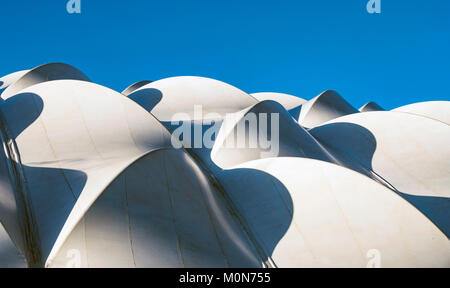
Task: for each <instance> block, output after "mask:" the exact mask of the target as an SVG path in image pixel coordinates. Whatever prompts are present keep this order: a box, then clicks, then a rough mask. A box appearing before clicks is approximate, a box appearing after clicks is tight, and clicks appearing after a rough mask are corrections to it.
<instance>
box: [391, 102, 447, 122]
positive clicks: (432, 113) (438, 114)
mask: <svg viewBox="0 0 450 288" xmlns="http://www.w3.org/2000/svg"><path fill="white" fill-rule="evenodd" d="M392 111H395V112H405V113H411V114H416V115H420V116H425V117H428V118H431V119H434V120H438V121H441V122H444V123H446V124H447V125H450V112H449V111H450V101H430V102H420V103H414V104H409V105H406V106H402V107H399V108H396V109H394V110H392Z"/></svg>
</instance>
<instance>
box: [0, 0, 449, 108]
mask: <svg viewBox="0 0 450 288" xmlns="http://www.w3.org/2000/svg"><path fill="white" fill-rule="evenodd" d="M81 1H82V13H81V14H80V15H75V14H72V15H71V14H68V13H67V12H66V2H67V0H46V1H31V0H2V1H1V3H0V31H1V32H0V33H1V34H0V35H1V44H0V55H1V62H0V74H1V75H4V74H8V73H10V72H14V71H17V70H21V69H28V68H32V67H34V66H37V65H40V64H44V63H48V62H65V63H68V64H71V65H74V66H76V67H77V68H79V69H81V70H82V71H83V72H85V73H86V74H87V75H88V77H90V78H91V79H92V80H93V81H94V82H97V83H99V84H102V85H105V86H108V87H111V88H113V89H115V90H119V91H121V90H123V89H124V88H125V87H126V86H128V85H129V84H132V83H133V82H136V81H139V80H144V79H146V80H157V79H161V78H166V77H170V76H180V75H196V76H205V77H211V78H215V79H218V80H222V81H225V82H227V83H230V84H232V85H234V86H237V87H239V88H241V89H242V90H244V91H246V92H248V93H253V92H267V91H275V92H284V93H290V94H293V95H297V96H299V97H302V98H306V99H310V98H312V97H314V96H316V95H317V94H319V93H320V92H322V91H324V90H327V89H334V90H337V91H338V92H339V93H340V94H341V95H342V96H344V97H345V98H346V99H347V100H348V101H349V102H350V103H352V104H353V105H355V106H357V107H359V106H361V105H362V104H364V103H365V102H367V101H370V100H374V101H376V102H378V103H379V104H380V105H382V106H384V107H385V108H394V107H396V106H401V105H404V104H409V103H413V102H420V101H429V100H450V85H449V81H450V77H449V76H450V72H449V70H450V16H449V15H450V1H448V0H409V1H407V0H381V3H382V13H381V14H378V15H376V14H368V13H367V12H366V8H365V7H366V3H367V0H346V1H337V0H309V1H302V0H292V1H283V0H278V1H275V0H271V1H267V0H237V1H236V0H226V1H225V0H221V1H215V0H201V1H195V0H192V1H189V0H179V1H167V0H163V1H159V0H158V1H154V0H143V1H133V0H128V1H118V0H114V1H106V0H103V1H102V0H81Z"/></svg>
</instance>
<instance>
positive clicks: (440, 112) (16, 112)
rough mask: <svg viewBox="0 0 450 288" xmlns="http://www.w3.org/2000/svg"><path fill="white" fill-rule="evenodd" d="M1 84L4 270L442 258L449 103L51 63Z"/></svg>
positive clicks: (433, 261)
mask: <svg viewBox="0 0 450 288" xmlns="http://www.w3.org/2000/svg"><path fill="white" fill-rule="evenodd" d="M0 93H1V94H0V97H1V101H0V132H1V133H0V136H1V137H0V138H1V141H2V149H1V151H0V267H186V268H189V267H268V268H271V267H280V268H281V267H366V266H368V262H369V260H370V257H369V256H368V255H369V254H370V253H369V252H370V251H377V253H379V255H380V256H381V258H380V263H378V264H379V266H381V267H450V242H449V238H448V237H449V235H450V213H449V211H450V205H449V203H450V201H449V197H450V189H449V188H450V166H449V164H450V145H449V143H450V127H449V125H448V124H449V122H450V119H449V118H448V115H450V105H449V103H450V102H447V101H438V102H424V103H417V104H412V105H407V106H403V107H400V108H397V109H394V110H393V111H382V110H383V109H382V108H381V107H380V106H379V105H378V104H375V103H373V102H370V103H368V104H366V105H364V106H363V107H361V109H360V110H359V111H358V110H357V109H355V108H354V107H353V106H351V105H350V104H349V103H348V102H347V101H346V100H345V99H344V98H342V97H341V96H340V95H339V94H337V92H334V91H331V90H330V91H325V92H324V93H322V94H320V95H319V96H317V97H315V98H313V99H311V100H308V101H307V100H303V99H301V98H298V97H295V96H292V95H288V94H281V93H255V94H247V93H245V92H243V91H242V90H240V89H238V88H235V87H233V86H231V85H229V84H226V83H223V82H220V81H217V80H213V79H208V78H203V77H193V76H185V77H173V78H167V79H162V80H158V81H155V82H150V81H140V82H137V83H135V84H133V85H131V86H130V87H128V88H127V89H125V90H124V91H123V92H122V93H119V92H116V91H113V90H111V89H109V88H106V87H103V86H100V85H97V84H94V83H92V82H90V80H89V79H88V78H87V77H86V76H85V75H84V74H83V73H82V72H80V71H79V70H78V69H76V68H74V67H72V66H69V65H66V64H59V63H55V64H46V65H43V66H39V67H37V68H34V69H32V70H24V71H20V72H16V73H12V74H9V75H7V76H5V77H2V78H0ZM360 112H362V113H360ZM261 116H263V117H261ZM252 119H254V121H255V122H253V124H254V125H255V126H254V127H255V128H257V129H256V130H251V127H252V122H251V120H252ZM247 124H248V127H250V128H249V129H247V128H245V127H247V126H246V125H247ZM180 127H187V130H188V131H193V135H192V136H193V137H192V139H187V137H186V138H185V135H184V134H183V139H175V138H174V135H175V134H176V131H177V129H179V128H180ZM242 127H244V128H245V129H243V128H242ZM209 128H215V130H214V131H215V133H214V135H215V137H213V138H211V139H212V143H211V145H210V146H208V145H203V144H205V143H200V144H201V145H196V144H198V143H196V139H197V138H198V136H199V137H200V139H202V140H204V139H205V137H206V136H211V135H209V134H208V133H211V131H210V130H208V129H209ZM196 137H197V138H196ZM242 139H244V141H243V143H244V145H243V146H240V145H235V146H228V143H232V142H233V141H234V140H236V142H233V143H239V141H240V140H242ZM262 140H265V141H266V142H264V141H262ZM263 142H264V143H265V144H270V145H268V146H264V145H262V144H261V143H263ZM250 143H256V144H255V146H254V147H252V146H251V145H250Z"/></svg>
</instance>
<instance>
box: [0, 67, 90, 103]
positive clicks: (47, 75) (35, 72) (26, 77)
mask: <svg viewBox="0 0 450 288" xmlns="http://www.w3.org/2000/svg"><path fill="white" fill-rule="evenodd" d="M62 79H71V80H82V81H90V80H89V78H88V77H87V76H86V75H84V74H83V72H81V71H80V70H78V69H77V68H75V67H73V66H70V65H67V64H63V63H50V64H45V65H42V66H38V67H36V68H34V69H32V70H29V71H27V72H26V73H24V74H23V75H22V76H21V77H20V78H19V79H17V80H16V81H15V82H14V83H12V84H11V85H10V86H9V87H8V88H7V89H6V90H5V91H4V92H3V93H2V98H3V99H8V98H9V97H11V96H13V95H14V94H17V93H19V92H20V91H21V90H23V89H25V88H27V87H30V86H32V85H35V84H38V83H42V82H46V81H52V80H62Z"/></svg>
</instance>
